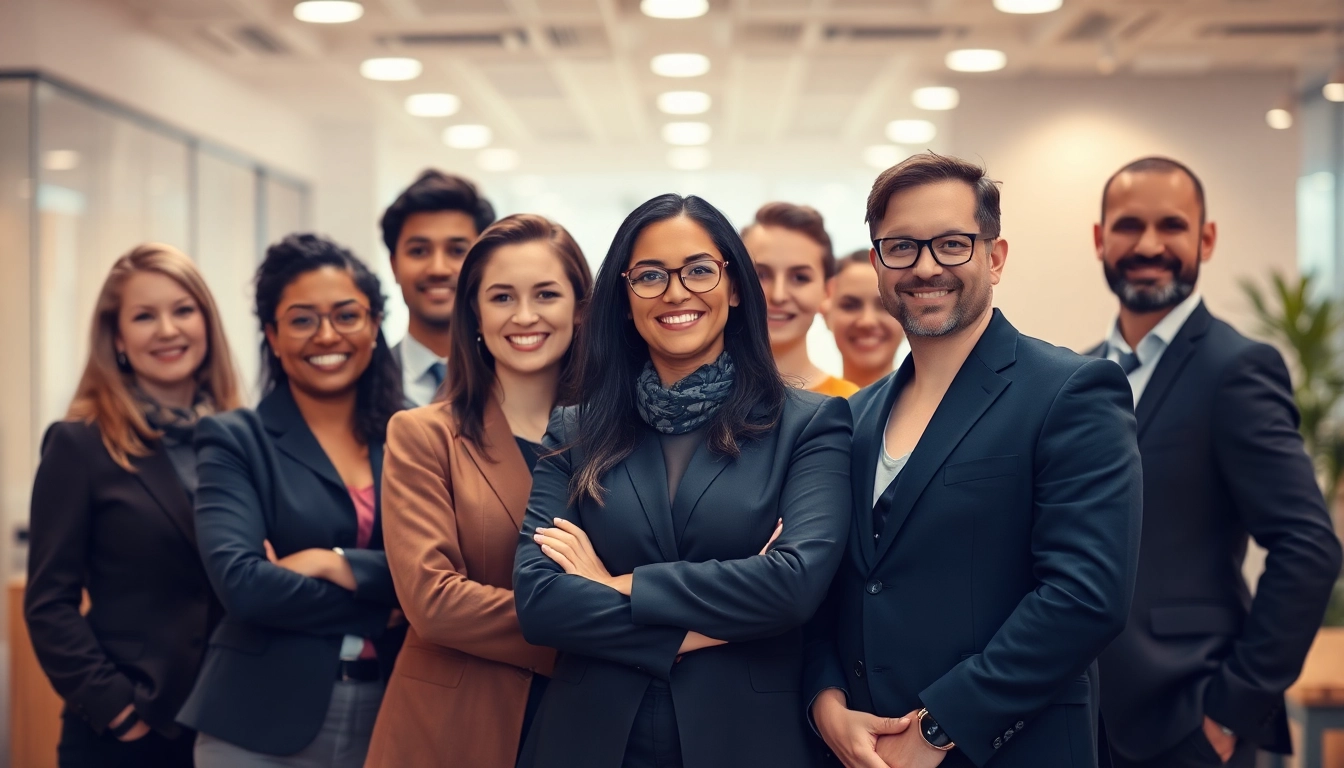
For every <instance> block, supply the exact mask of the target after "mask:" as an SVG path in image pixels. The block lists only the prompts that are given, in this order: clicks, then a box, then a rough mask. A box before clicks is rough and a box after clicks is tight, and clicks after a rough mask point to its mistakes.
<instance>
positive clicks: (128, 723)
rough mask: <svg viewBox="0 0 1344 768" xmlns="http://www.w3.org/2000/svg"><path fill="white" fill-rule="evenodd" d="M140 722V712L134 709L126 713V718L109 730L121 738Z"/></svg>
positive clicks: (113, 736) (115, 736) (114, 736)
mask: <svg viewBox="0 0 1344 768" xmlns="http://www.w3.org/2000/svg"><path fill="white" fill-rule="evenodd" d="M139 724H140V713H139V712H136V711H135V710H134V709H132V710H131V712H130V714H128V715H126V719H125V720H122V721H121V722H120V723H118V724H117V726H116V727H115V728H113V727H110V726H109V727H108V729H107V732H108V734H109V735H111V736H112V738H114V739H120V738H121V737H122V736H125V735H126V734H128V733H130V732H131V729H132V728H134V727H135V726H137V725H139Z"/></svg>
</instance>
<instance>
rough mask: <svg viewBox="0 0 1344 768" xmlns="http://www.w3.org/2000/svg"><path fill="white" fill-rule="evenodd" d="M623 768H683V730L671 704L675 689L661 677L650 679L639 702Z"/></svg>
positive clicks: (622, 761) (631, 727)
mask: <svg viewBox="0 0 1344 768" xmlns="http://www.w3.org/2000/svg"><path fill="white" fill-rule="evenodd" d="M621 768H682V764H681V734H680V733H679V732H678V731H677V713H676V710H674V709H673V708H672V689H671V688H668V687H667V683H665V682H663V681H662V680H654V681H653V682H651V683H649V688H648V690H647V691H645V693H644V700H643V701H641V702H640V703H639V711H638V712H636V713H635V722H634V724H633V725H631V726H630V740H629V741H628V742H626V745H625V758H624V759H622V760H621Z"/></svg>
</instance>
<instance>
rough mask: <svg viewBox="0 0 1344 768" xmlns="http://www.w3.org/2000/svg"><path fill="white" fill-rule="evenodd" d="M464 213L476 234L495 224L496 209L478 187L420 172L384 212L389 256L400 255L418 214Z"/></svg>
mask: <svg viewBox="0 0 1344 768" xmlns="http://www.w3.org/2000/svg"><path fill="white" fill-rule="evenodd" d="M437 211H461V212H463V213H465V214H467V215H468V216H470V217H471V220H472V222H473V223H474V224H475V225H476V234H478V235H479V234H480V233H482V232H484V231H485V228H486V227H488V226H490V225H491V224H493V223H495V207H494V206H493V205H491V204H490V201H489V200H486V199H485V198H484V197H483V196H482V195H481V193H480V191H478V190H477V189H476V185H475V184H472V183H471V182H470V181H468V180H467V179H464V178H462V177H461V176H453V175H452V174H447V173H444V172H442V171H437V170H435V169H433V168H427V169H425V170H423V171H421V172H420V175H419V176H418V177H416V179H415V181H414V182H412V183H411V186H409V187H407V188H406V189H405V190H404V191H402V193H401V194H400V195H398V196H397V199H396V200H393V201H392V204H391V205H389V206H388V207H387V210H386V211H384V212H383V218H382V220H381V221H379V222H378V224H379V226H381V227H382V228H383V244H384V245H386V246H387V252H388V253H390V254H392V255H393V256H396V255H397V241H398V240H400V239H401V228H402V227H403V226H405V225H406V219H408V218H410V217H411V216H412V215H414V214H417V213H433V212H437Z"/></svg>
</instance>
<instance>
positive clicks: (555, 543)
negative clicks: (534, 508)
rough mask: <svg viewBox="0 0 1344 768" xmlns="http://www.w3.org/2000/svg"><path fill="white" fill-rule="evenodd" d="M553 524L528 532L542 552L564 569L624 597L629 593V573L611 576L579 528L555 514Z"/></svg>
mask: <svg viewBox="0 0 1344 768" xmlns="http://www.w3.org/2000/svg"><path fill="white" fill-rule="evenodd" d="M555 525H556V527H555V528H538V529H537V531H536V533H535V534H533V536H532V540H533V541H535V542H537V544H539V545H541V551H542V553H543V554H545V555H546V556H547V557H549V558H551V559H552V560H554V561H555V562H556V564H557V565H559V566H560V567H561V568H563V569H564V571H565V573H572V574H574V575H575V576H582V577H583V578H585V579H588V580H589V581H596V582H597V583H599V584H604V585H606V586H608V587H611V588H612V589H614V590H616V591H617V592H620V593H621V594H623V595H625V596H626V597H629V596H630V588H631V586H633V584H634V575H633V574H624V575H622V576H612V575H611V574H610V573H608V572H607V567H606V566H605V565H603V564H602V560H601V558H599V557H598V556H597V552H596V551H595V550H594V549H593V543H592V542H591V541H589V540H588V534H586V533H584V532H583V529H582V528H580V527H579V526H577V525H575V524H573V523H571V522H570V521H568V520H563V519H561V518H558V517H557V518H555Z"/></svg>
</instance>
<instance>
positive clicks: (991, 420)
mask: <svg viewBox="0 0 1344 768" xmlns="http://www.w3.org/2000/svg"><path fill="white" fill-rule="evenodd" d="M867 220H868V225H869V229H870V234H871V235H872V238H873V251H872V253H871V256H870V258H871V260H872V263H873V268H874V269H875V270H876V271H877V276H878V285H879V289H880V294H881V298H882V303H883V306H884V307H885V308H886V309H887V311H888V312H890V313H891V314H892V316H894V317H895V318H896V319H898V320H899V321H900V323H901V325H902V326H903V327H904V328H905V332H906V334H907V336H908V338H909V340H910V355H909V356H908V357H907V358H906V360H905V362H903V363H902V364H901V367H900V368H899V369H898V370H897V371H896V372H894V373H892V374H889V375H888V376H886V377H885V378H882V379H880V380H878V381H877V382H876V383H874V384H873V385H871V386H869V387H868V388H866V389H864V390H862V391H860V392H859V393H858V394H856V395H854V396H853V397H851V398H850V400H849V404H850V408H851V410H852V412H853V416H854V446H853V451H852V454H851V455H852V462H853V463H852V466H851V468H850V475H851V478H852V482H853V498H854V510H853V512H854V518H853V523H852V526H851V532H850V535H849V540H848V546H847V548H846V554H845V558H844V560H843V562H842V563H841V566H840V570H839V572H838V573H837V574H836V577H835V581H834V583H833V585H832V589H831V595H830V597H829V599H828V600H827V601H826V603H825V604H824V605H823V607H822V609H821V610H820V611H819V612H818V613H817V616H816V617H815V618H814V619H813V621H812V623H811V624H810V625H809V628H808V637H807V654H806V661H805V669H804V690H803V695H804V700H805V701H808V702H810V705H809V710H808V714H809V715H810V716H811V718H812V722H813V723H814V725H815V726H816V729H817V732H818V733H819V734H820V735H821V737H822V738H823V739H824V740H825V742H826V744H827V745H828V746H829V747H830V750H831V752H832V753H833V754H834V756H835V757H836V758H838V759H839V760H840V762H841V763H843V764H844V765H845V766H847V768H887V767H890V768H932V766H939V765H941V766H944V767H945V768H948V767H951V766H955V767H956V768H968V767H969V766H984V765H986V764H990V765H992V766H994V768H1095V766H1096V765H1097V751H1096V742H1095V733H1094V731H1095V727H1094V726H1095V724H1096V722H1097V717H1096V712H1097V707H1098V701H1097V696H1098V694H1097V690H1096V687H1097V675H1096V667H1095V660H1096V657H1097V654H1099V653H1100V652H1101V650H1102V649H1103V648H1105V647H1106V644H1107V643H1109V642H1110V641H1111V639H1112V638H1114V637H1115V636H1116V634H1117V633H1119V632H1120V630H1121V628H1122V627H1123V626H1124V621H1125V618H1126V616H1128V612H1129V602H1130V596H1131V593H1132V591H1133V587H1134V573H1135V567H1136V564H1137V561H1138V542H1139V518H1140V514H1141V509H1140V506H1139V504H1140V496H1141V494H1142V489H1141V479H1140V475H1139V453H1138V446H1137V444H1136V442H1135V422H1134V414H1133V411H1132V407H1131V399H1130V392H1129V388H1128V385H1127V383H1126V382H1125V377H1124V373H1123V372H1122V371H1121V370H1120V368H1119V366H1116V365H1115V364H1113V363H1110V362H1107V361H1105V360H1095V359H1088V358H1086V357H1082V356H1080V355H1076V354H1074V353H1072V352H1069V351H1068V350H1064V349H1060V348H1058V347H1053V346H1050V345H1049V344H1046V343H1044V342H1042V341H1039V340H1037V339H1033V338H1030V337H1028V336H1024V335H1022V334H1020V333H1018V331H1017V330H1016V329H1015V328H1014V327H1013V326H1012V325H1011V324H1010V323H1009V322H1008V320H1007V318H1005V317H1004V316H1003V314H1002V313H1001V312H999V311H998V310H995V309H994V308H993V307H992V303H993V297H994V288H993V287H994V285H996V284H997V283H998V282H999V279H1000V278H1001V276H1002V274H1003V268H1004V265H1005V263H1006V262H1007V258H1008V243H1007V241H1005V240H1004V239H1003V238H1002V237H1001V236H1000V231H999V230H1000V213H999V189H998V186H997V185H996V184H995V182H993V181H991V180H990V179H988V178H986V176H985V172H984V170H983V169H981V168H979V167H977V166H974V165H972V164H970V163H967V162H965V161H962V160H957V159H955V158H949V157H940V156H938V155H935V154H931V153H927V154H921V155H916V156H914V157H911V158H910V159H908V160H906V161H904V162H902V163H901V164H899V165H897V166H895V167H894V168H891V169H889V170H887V171H885V172H884V173H882V174H881V175H880V176H879V177H878V178H877V181H876V182H875V183H874V186H873V190H872V193H871V194H870V196H869V198H868V217H867ZM991 761H992V762H991Z"/></svg>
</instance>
